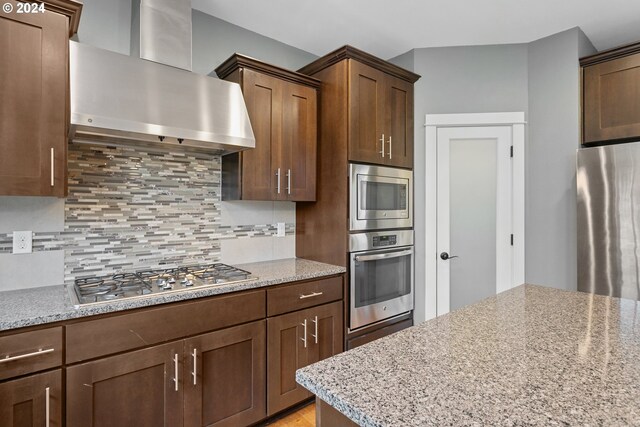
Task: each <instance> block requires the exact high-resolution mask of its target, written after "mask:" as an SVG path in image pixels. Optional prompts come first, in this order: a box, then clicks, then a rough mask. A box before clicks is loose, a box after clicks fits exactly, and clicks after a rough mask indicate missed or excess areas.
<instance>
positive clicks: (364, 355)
mask: <svg viewBox="0 0 640 427" xmlns="http://www.w3.org/2000/svg"><path fill="white" fill-rule="evenodd" d="M296 378H297V380H298V382H299V383H300V384H302V385H304V386H305V387H306V388H307V389H309V390H311V392H313V393H314V394H316V395H317V396H318V397H320V398H321V399H323V400H324V401H326V402H327V403H328V404H330V405H331V406H333V407H334V408H335V409H337V410H338V411H340V412H341V413H343V414H345V415H346V416H347V417H348V418H350V419H351V420H353V421H355V422H356V423H357V424H359V425H361V426H376V427H377V426H436V425H438V426H440V425H478V426H480V425H492V426H497V425H500V426H523V425H531V426H534V425H535V426H547V425H591V426H597V425H609V426H622V425H640V302H638V301H633V300H623V299H618V298H611V297H604V296H598V295H591V294H586V293H580V292H570V291H561V290H557V289H551V288H545V287H541V286H534V285H522V286H519V287H517V288H514V289H511V290H509V291H506V292H503V293H501V294H499V295H497V296H495V297H492V298H489V299H486V300H483V301H481V302H479V303H477V304H474V305H471V306H468V307H465V308H463V309H460V310H456V311H453V312H451V313H449V314H447V315H443V316H440V317H438V318H436V319H433V320H430V321H427V322H424V323H422V324H419V325H416V326H414V327H412V328H409V329H406V330H404V331H400V332H398V333H396V334H394V335H391V336H388V337H385V338H383V339H380V340H378V341H374V342H372V343H370V344H367V345H364V346H362V347H359V348H356V349H354V350H351V351H349V352H346V353H342V354H339V355H337V356H334V357H332V358H330V359H326V360H324V361H321V362H319V363H316V364H314V365H311V366H308V367H306V368H303V369H301V370H298V372H297V374H296Z"/></svg>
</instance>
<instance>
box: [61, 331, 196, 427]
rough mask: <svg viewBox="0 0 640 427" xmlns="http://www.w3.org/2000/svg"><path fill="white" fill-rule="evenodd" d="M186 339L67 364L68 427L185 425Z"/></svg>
mask: <svg viewBox="0 0 640 427" xmlns="http://www.w3.org/2000/svg"><path fill="white" fill-rule="evenodd" d="M183 353H184V352H183V341H177V342H173V343H169V344H164V345H158V346H155V347H150V348H147V349H144V350H138V351H133V352H129V353H125V354H121V355H118V356H112V357H106V358H104V359H100V360H97V361H93V362H88V363H84V364H81V365H77V366H72V367H70V368H68V369H67V426H69V427H76V426H77V427H90V426H91V427H100V426H105V427H108V426H140V427H144V426H149V427H152V426H162V425H165V426H181V425H182V410H183V395H184V383H183V378H182V374H183V369H182V368H183V365H184V355H183Z"/></svg>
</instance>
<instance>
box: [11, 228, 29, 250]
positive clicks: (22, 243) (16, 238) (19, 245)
mask: <svg viewBox="0 0 640 427" xmlns="http://www.w3.org/2000/svg"><path fill="white" fill-rule="evenodd" d="M32 245H33V232H32V231H14V232H13V253H14V254H30V253H31V250H32Z"/></svg>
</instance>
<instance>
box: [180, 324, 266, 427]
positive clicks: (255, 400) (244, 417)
mask: <svg viewBox="0 0 640 427" xmlns="http://www.w3.org/2000/svg"><path fill="white" fill-rule="evenodd" d="M265 335H266V322H265V321H264V320H261V321H259V322H253V323H249V324H246V325H241V326H236V327H233V328H227V329H223V330H221V331H217V332H212V333H210V334H206V335H200V336H198V337H195V338H191V339H188V340H186V341H185V358H186V359H185V360H187V361H188V362H187V363H186V364H185V366H187V367H188V369H189V372H185V412H184V416H185V426H239V425H250V424H253V423H255V422H257V421H260V420H261V419H263V418H264V417H265V415H266V404H265V397H266V396H265V383H266V370H265V363H266V347H265V346H266V343H265Z"/></svg>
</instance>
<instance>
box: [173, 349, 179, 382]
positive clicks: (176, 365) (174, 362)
mask: <svg viewBox="0 0 640 427" xmlns="http://www.w3.org/2000/svg"><path fill="white" fill-rule="evenodd" d="M173 373H174V376H173V382H174V384H175V391H178V353H176V354H175V355H174V356H173Z"/></svg>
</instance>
